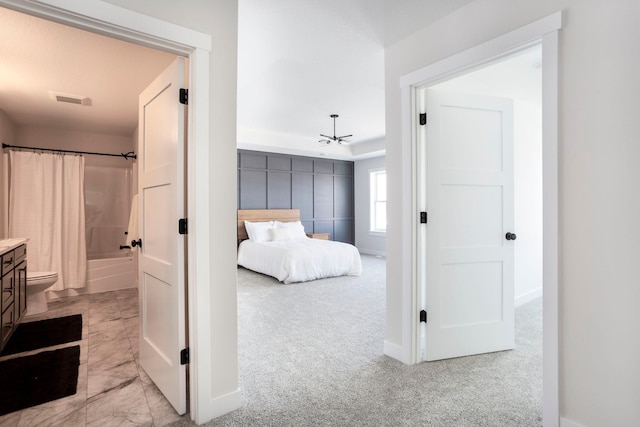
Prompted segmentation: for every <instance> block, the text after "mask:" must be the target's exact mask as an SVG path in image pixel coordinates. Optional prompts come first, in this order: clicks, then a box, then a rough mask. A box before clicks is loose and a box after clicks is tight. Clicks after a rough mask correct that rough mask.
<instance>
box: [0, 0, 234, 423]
mask: <svg viewBox="0 0 640 427" xmlns="http://www.w3.org/2000/svg"><path fill="white" fill-rule="evenodd" d="M0 6H2V7H6V8H8V9H13V10H16V11H18V12H22V13H26V14H29V15H34V16H37V17H40V18H43V19H46V20H49V21H54V22H59V23H61V24H64V25H68V26H71V27H76V28H80V29H83V30H87V31H90V32H93V33H98V34H102V35H106V36H108V37H112V38H115V39H120V40H125V41H128V42H131V43H135V44H139V45H143V46H147V47H151V48H156V49H160V50H163V51H166V52H170V53H174V54H176V55H181V56H185V57H188V58H189V92H190V93H189V114H188V122H187V128H188V137H187V164H188V169H187V203H188V205H187V207H188V212H189V229H190V230H191V231H194V230H197V231H198V232H197V233H190V234H189V239H188V252H189V258H188V261H187V266H186V268H187V272H188V281H187V284H186V286H187V289H188V301H187V304H188V307H189V309H188V312H189V318H188V323H189V346H190V362H189V401H190V408H189V412H190V416H191V419H192V420H194V421H195V422H196V423H198V424H200V423H202V422H205V421H208V420H210V419H211V418H213V417H214V416H217V415H220V414H216V413H213V410H212V408H211V406H212V405H211V397H210V395H211V393H210V390H209V388H210V387H209V383H208V381H206V380H205V379H207V378H211V372H210V364H209V363H201V364H200V363H198V361H199V360H203V361H207V360H211V343H210V336H211V326H210V322H209V314H208V313H209V307H208V303H209V301H210V290H209V288H210V282H209V250H210V244H209V239H208V236H209V221H208V218H209V168H208V161H209V61H210V60H209V54H210V52H211V49H212V47H211V46H212V42H211V36H210V35H208V34H204V33H200V32H198V31H195V30H192V29H189V28H185V27H181V26H179V25H175V24H172V23H169V22H166V21H162V20H159V19H156V18H153V17H150V16H147V15H144V14H141V13H138V12H134V11H131V10H129V9H124V8H121V7H118V6H115V5H112V4H110V3H106V2H102V1H97V0H83V1H77V0H37V1H25V0H0ZM136 95H137V94H136ZM196 177H198V179H196ZM198 378H201V379H203V381H198ZM238 400H239V397H238ZM232 406H233V405H232ZM228 409H229V410H231V409H233V408H228Z"/></svg>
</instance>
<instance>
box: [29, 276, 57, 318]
mask: <svg viewBox="0 0 640 427" xmlns="http://www.w3.org/2000/svg"><path fill="white" fill-rule="evenodd" d="M57 281H58V273H56V272H55V271H34V272H31V271H29V270H27V313H26V314H25V315H26V316H31V315H34V314H40V313H44V312H45V311H47V310H48V309H49V307H48V305H47V296H46V295H45V294H44V291H46V290H47V289H49V287H50V286H51V285H53V284H54V283H56V282H57Z"/></svg>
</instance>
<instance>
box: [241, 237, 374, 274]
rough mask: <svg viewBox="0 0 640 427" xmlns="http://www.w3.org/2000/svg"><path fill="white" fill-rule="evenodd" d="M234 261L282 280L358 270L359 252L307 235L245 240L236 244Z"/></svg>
mask: <svg viewBox="0 0 640 427" xmlns="http://www.w3.org/2000/svg"><path fill="white" fill-rule="evenodd" d="M238 265H241V266H243V267H245V268H248V269H249V270H253V271H257V272H258V273H263V274H267V275H269V276H273V277H275V278H276V279H278V280H279V281H281V282H284V283H293V282H306V281H308V280H315V279H321V278H323V277H335V276H344V275H349V276H359V275H360V274H361V273H362V262H361V260H360V253H359V252H358V249H357V248H356V247H355V246H353V245H350V244H348V243H341V242H333V241H328V240H320V239H309V238H304V239H294V240H284V241H274V242H252V241H250V240H245V241H244V242H242V243H241V244H240V247H239V248H238Z"/></svg>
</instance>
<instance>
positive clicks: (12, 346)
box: [0, 314, 82, 356]
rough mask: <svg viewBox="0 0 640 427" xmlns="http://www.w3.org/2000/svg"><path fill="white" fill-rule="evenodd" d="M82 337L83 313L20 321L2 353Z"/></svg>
mask: <svg viewBox="0 0 640 427" xmlns="http://www.w3.org/2000/svg"><path fill="white" fill-rule="evenodd" d="M80 339H82V315H81V314H74V315H72V316H66V317H58V318H55V319H45V320H38V321H36V322H26V323H20V324H19V325H18V328H17V329H16V331H15V332H14V333H13V335H12V336H11V338H10V339H9V342H8V343H7V345H6V346H5V347H4V349H3V350H2V353H0V356H5V355H7V354H15V353H22V352H23V351H31V350H35V349H38V348H43V347H51V346H53V345H58V344H64V343H67V342H73V341H79V340H80Z"/></svg>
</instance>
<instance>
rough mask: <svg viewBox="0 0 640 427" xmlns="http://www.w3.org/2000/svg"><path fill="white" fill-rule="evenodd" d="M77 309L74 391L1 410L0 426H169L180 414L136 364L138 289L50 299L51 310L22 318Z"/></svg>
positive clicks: (68, 313) (66, 313) (55, 314)
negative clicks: (18, 408)
mask: <svg viewBox="0 0 640 427" xmlns="http://www.w3.org/2000/svg"><path fill="white" fill-rule="evenodd" d="M77 313H80V314H82V341H80V367H79V373H78V387H77V392H76V394H74V395H72V396H68V397H65V398H62V399H58V400H54V401H52V402H48V403H43V404H42V405H38V406H34V407H31V408H27V409H23V410H21V411H16V412H13V413H10V414H6V415H3V416H0V426H65V427H66V426H166V425H170V424H171V423H173V422H175V421H179V420H181V419H182V418H183V417H180V416H179V415H178V414H177V413H176V412H175V410H174V409H173V407H172V406H171V405H170V404H169V402H167V400H166V399H165V398H164V396H163V395H162V394H161V393H160V391H159V390H158V389H157V388H156V386H155V385H154V384H153V382H151V380H150V379H149V377H148V376H147V375H146V373H145V372H144V371H143V370H142V368H140V365H139V364H138V360H139V357H138V324H139V317H138V290H137V289H125V290H119V291H112V292H104V293H100V294H92V295H82V296H75V297H66V298H62V299H60V300H56V301H51V302H49V311H47V312H46V313H43V314H40V315H36V316H31V317H28V318H26V319H25V320H23V322H29V321H35V320H41V319H47V318H54V317H62V316H68V315H71V314H77ZM77 344H78V342H74V343H68V344H61V345H59V346H56V347H49V348H47V350H51V349H55V348H61V347H67V346H72V345H77ZM39 351H42V349H39V350H35V351H32V352H30V353H37V352H39ZM24 354H27V353H21V354H20V355H24ZM16 356H17V355H10V356H4V357H2V358H0V360H6V359H9V358H11V357H16ZM186 417H188V415H187V416H186ZM186 419H188V418H186Z"/></svg>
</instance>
